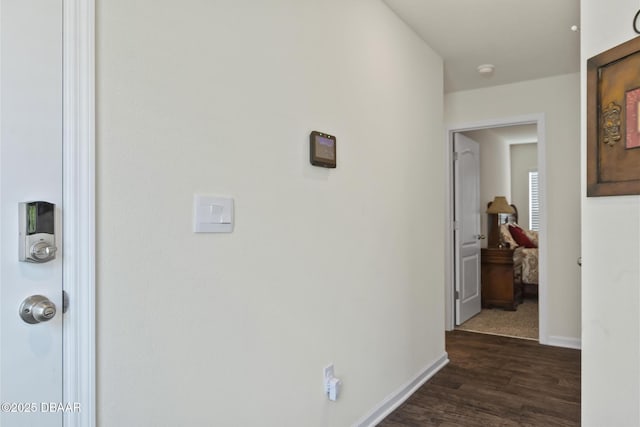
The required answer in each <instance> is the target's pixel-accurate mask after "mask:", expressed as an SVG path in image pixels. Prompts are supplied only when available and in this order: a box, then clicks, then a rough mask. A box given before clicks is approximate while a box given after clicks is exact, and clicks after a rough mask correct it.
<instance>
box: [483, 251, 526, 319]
mask: <svg viewBox="0 0 640 427" xmlns="http://www.w3.org/2000/svg"><path fill="white" fill-rule="evenodd" d="M481 252H482V276H481V283H482V307H484V308H491V307H502V308H505V309H507V310H515V309H516V307H517V306H518V304H519V303H521V302H522V285H521V284H520V283H516V280H515V275H514V265H513V249H502V248H484V249H482V251H481Z"/></svg>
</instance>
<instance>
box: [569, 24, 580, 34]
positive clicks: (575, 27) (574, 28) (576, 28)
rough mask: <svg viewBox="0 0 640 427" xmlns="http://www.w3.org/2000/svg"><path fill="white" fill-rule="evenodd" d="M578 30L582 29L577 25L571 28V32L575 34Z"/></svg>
mask: <svg viewBox="0 0 640 427" xmlns="http://www.w3.org/2000/svg"><path fill="white" fill-rule="evenodd" d="M578 30H580V27H578V26H577V25H572V26H571V31H573V32H574V33H577V32H578Z"/></svg>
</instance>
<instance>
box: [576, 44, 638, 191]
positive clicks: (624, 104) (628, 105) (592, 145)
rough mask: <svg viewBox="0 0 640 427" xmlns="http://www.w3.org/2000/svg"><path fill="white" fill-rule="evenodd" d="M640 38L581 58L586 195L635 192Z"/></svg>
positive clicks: (636, 188)
mask: <svg viewBox="0 0 640 427" xmlns="http://www.w3.org/2000/svg"><path fill="white" fill-rule="evenodd" d="M638 70H640V37H636V38H635V39H632V40H629V41H628V42H625V43H623V44H621V45H619V46H616V47H614V48H612V49H609V50H607V51H606V52H603V53H601V54H599V55H596V56H594V57H593V58H590V59H589V60H588V61H587V197H595V196H619V195H628V194H640V72H638Z"/></svg>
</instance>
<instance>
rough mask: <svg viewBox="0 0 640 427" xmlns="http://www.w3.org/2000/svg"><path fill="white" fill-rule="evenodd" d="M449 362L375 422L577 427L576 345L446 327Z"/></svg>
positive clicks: (394, 426)
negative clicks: (544, 343) (554, 344)
mask: <svg viewBox="0 0 640 427" xmlns="http://www.w3.org/2000/svg"><path fill="white" fill-rule="evenodd" d="M446 345H447V352H448V353H449V359H450V362H449V364H448V365H447V366H445V367H444V368H443V369H442V370H441V371H440V372H438V373H437V374H436V375H435V376H434V377H433V378H431V379H430V380H429V381H427V383H426V384H425V385H423V386H422V387H421V388H420V389H419V390H418V391H417V392H416V393H415V394H414V395H413V396H411V397H410V398H409V399H408V400H407V401H406V402H405V403H404V404H403V405H402V406H400V407H399V408H398V409H397V410H396V411H394V412H393V413H392V414H390V415H389V416H388V417H387V418H386V419H385V420H384V421H382V423H380V424H379V427H400V426H402V427H406V426H443V427H445V426H446V427H450V426H465V427H473V426H483V427H486V426H579V425H580V351H579V350H571V349H565V348H558V347H548V346H542V345H540V344H538V343H537V342H535V341H528V340H521V339H516V338H506V337H499V336H493V335H484V334H477V333H472V332H464V331H452V332H447V333H446Z"/></svg>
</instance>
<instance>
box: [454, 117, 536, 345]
mask: <svg viewBox="0 0 640 427" xmlns="http://www.w3.org/2000/svg"><path fill="white" fill-rule="evenodd" d="M508 129H513V130H517V129H520V130H525V131H526V132H528V133H531V131H532V130H533V135H534V138H533V139H534V140H535V142H536V143H537V147H536V153H537V157H538V162H537V163H538V165H537V177H538V190H539V194H538V197H539V217H538V221H539V227H540V232H539V234H540V239H539V240H540V245H539V247H540V256H539V272H538V276H539V280H538V282H539V284H538V302H539V311H538V325H539V331H538V337H537V339H538V340H539V341H540V342H541V343H543V344H544V343H545V342H546V337H547V331H546V318H547V315H546V313H547V305H546V302H547V299H546V295H547V292H546V283H547V282H546V268H545V267H546V252H547V251H546V235H545V225H546V215H545V211H544V206H545V205H546V203H545V193H546V192H545V183H546V181H545V161H544V159H545V157H544V153H545V126H544V115H543V114H538V115H530V116H525V117H517V118H506V119H499V120H492V121H487V122H482V123H473V124H468V125H459V126H453V127H451V128H449V130H448V132H447V141H446V144H447V150H446V151H447V167H446V170H447V173H448V185H447V195H448V203H447V205H448V206H447V210H448V212H447V216H446V218H447V224H446V228H445V230H446V232H447V237H446V239H445V244H446V256H445V259H446V270H445V316H446V318H445V328H446V330H452V329H454V327H455V324H456V317H455V316H456V313H455V303H456V299H455V289H456V288H455V286H456V272H455V265H456V256H455V251H454V248H455V237H454V236H455V234H454V231H455V230H454V228H455V227H454V224H453V218H454V213H455V210H454V209H455V180H454V156H453V152H454V150H453V144H454V136H455V135H456V134H459V133H464V134H466V135H474V134H478V133H479V132H484V133H489V132H492V131H493V132H498V133H500V132H502V133H504V132H505V131H507V130H508ZM527 129H528V130H527ZM526 132H525V133H526ZM513 141H514V142H519V143H527V142H532V139H531V138H530V137H524V138H523V139H521V140H519V141H516V140H515V139H513ZM504 157H505V158H506V159H507V160H506V161H509V162H510V160H509V159H510V156H509V147H508V145H507V149H506V155H505V156H504ZM509 168H510V163H509V166H507V170H509ZM495 179H502V182H503V184H504V183H505V180H508V182H507V183H506V186H502V187H501V188H503V189H504V188H505V187H506V191H504V190H494V191H493V192H495V191H504V192H505V193H506V194H505V195H507V196H508V197H510V195H511V194H510V193H511V180H510V176H509V178H505V177H502V178H501V177H500V176H497V177H496V178H495ZM485 184H487V185H485V186H484V187H485V188H487V187H490V186H491V183H490V182H488V183H485ZM486 191H491V190H485V193H486ZM495 195H496V194H491V196H490V198H491V199H493V196H495ZM500 195H503V194H500ZM488 197H489V196H486V195H483V196H482V200H483V201H482V203H483V204H484V207H485V208H486V203H487V201H489V200H484V199H485V198H488ZM523 207H524V206H523ZM523 207H519V208H521V209H522V208H523ZM484 212H485V209H482V207H481V208H480V216H481V219H482V223H483V225H482V230H484V231H486V221H487V215H486V214H485V213H484ZM527 214H528V212H527ZM527 222H528V221H527ZM526 225H528V224H526ZM484 245H486V244H484Z"/></svg>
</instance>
